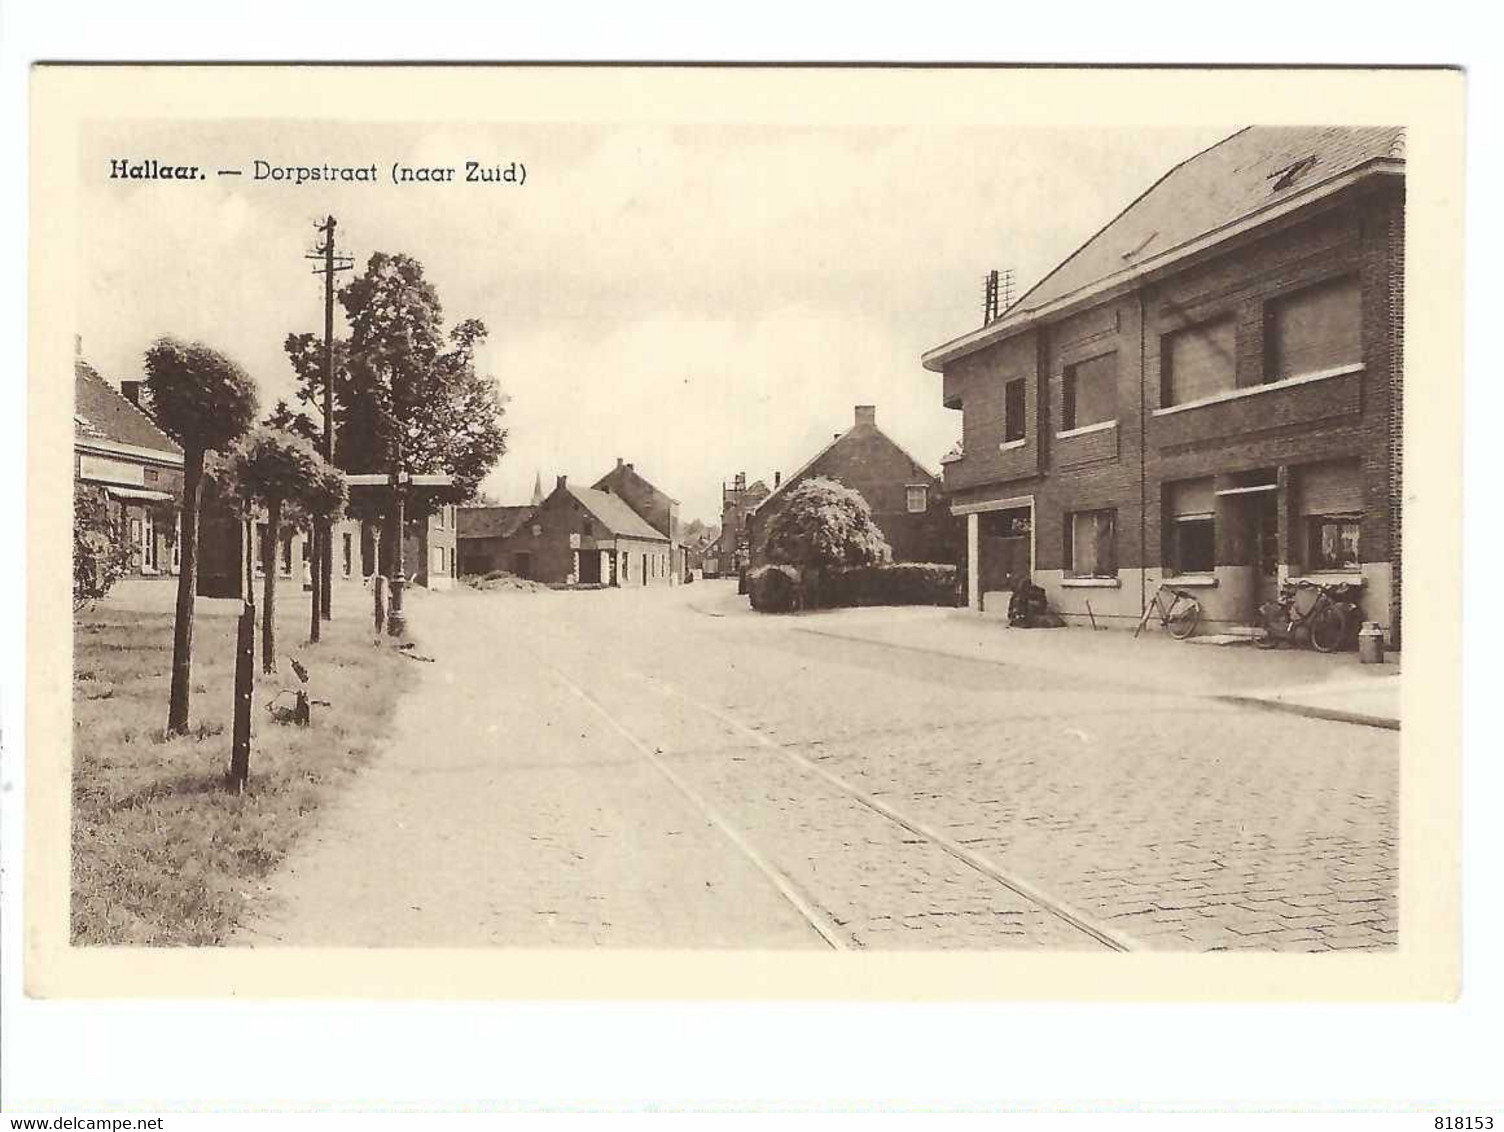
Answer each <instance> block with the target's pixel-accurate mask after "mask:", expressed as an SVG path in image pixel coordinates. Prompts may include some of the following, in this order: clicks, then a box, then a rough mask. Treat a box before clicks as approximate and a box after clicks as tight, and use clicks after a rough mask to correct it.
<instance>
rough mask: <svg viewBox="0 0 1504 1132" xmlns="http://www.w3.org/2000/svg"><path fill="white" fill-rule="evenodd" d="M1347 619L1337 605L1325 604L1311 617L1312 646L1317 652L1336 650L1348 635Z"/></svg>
mask: <svg viewBox="0 0 1504 1132" xmlns="http://www.w3.org/2000/svg"><path fill="white" fill-rule="evenodd" d="M1346 621H1347V619H1346V618H1345V617H1343V616H1342V610H1340V609H1338V608H1337V607H1336V606H1335V605H1327V606H1323V607H1322V608H1321V609H1318V610H1317V611H1316V615H1315V616H1314V617H1312V618H1311V647H1312V648H1314V649H1315V650H1316V651H1317V652H1336V651H1337V650H1338V649H1339V648H1341V647H1342V638H1343V636H1344V635H1346V631H1347V624H1346Z"/></svg>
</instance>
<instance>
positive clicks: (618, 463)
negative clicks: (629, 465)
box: [616, 456, 625, 472]
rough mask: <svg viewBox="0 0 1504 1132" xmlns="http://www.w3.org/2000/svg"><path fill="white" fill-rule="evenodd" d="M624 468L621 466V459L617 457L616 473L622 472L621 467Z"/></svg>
mask: <svg viewBox="0 0 1504 1132" xmlns="http://www.w3.org/2000/svg"><path fill="white" fill-rule="evenodd" d="M624 466H625V465H623V464H622V462H621V457H620V456H618V457H617V458H616V470H617V471H618V472H619V471H621V470H622V468H623V467H624Z"/></svg>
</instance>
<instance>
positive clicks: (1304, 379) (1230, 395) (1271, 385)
mask: <svg viewBox="0 0 1504 1132" xmlns="http://www.w3.org/2000/svg"><path fill="white" fill-rule="evenodd" d="M1362 372H1363V363H1362V362H1353V363H1352V364H1351V365H1345V366H1334V367H1332V368H1331V369H1321V370H1316V371H1315V372H1314V373H1300V374H1296V375H1295V376H1294V377H1287V378H1284V379H1283V380H1280V381H1270V382H1267V383H1266V384H1264V385H1250V386H1248V387H1247V388H1246V389H1230V390H1228V391H1227V392H1226V393H1214V394H1212V395H1211V396H1210V397H1201V398H1198V399H1197V400H1195V401H1186V402H1185V403H1184V404H1180V405H1170V406H1167V407H1166V408H1163V409H1155V410H1154V415H1155V416H1156V417H1167V416H1170V415H1171V414H1172V413H1183V412H1185V411H1186V410H1188V409H1199V408H1201V407H1203V406H1205V405H1220V404H1222V403H1223V402H1224V401H1241V400H1242V399H1243V398H1244V397H1256V396H1257V395H1258V394H1260V393H1272V392H1274V391H1275V390H1278V389H1290V388H1292V387H1293V386H1296V385H1309V384H1310V383H1311V382H1313V381H1325V380H1326V379H1327V378H1329V377H1345V376H1346V375H1347V374H1350V373H1362Z"/></svg>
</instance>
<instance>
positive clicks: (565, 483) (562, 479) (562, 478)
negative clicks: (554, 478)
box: [554, 476, 569, 491]
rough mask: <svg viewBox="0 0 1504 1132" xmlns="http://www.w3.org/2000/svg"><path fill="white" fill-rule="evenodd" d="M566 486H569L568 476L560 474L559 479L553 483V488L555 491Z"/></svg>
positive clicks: (561, 489)
mask: <svg viewBox="0 0 1504 1132" xmlns="http://www.w3.org/2000/svg"><path fill="white" fill-rule="evenodd" d="M568 486H569V477H568V476H560V477H559V479H558V482H557V483H555V484H554V490H555V491H563V490H564V489H565V488H566V487H568Z"/></svg>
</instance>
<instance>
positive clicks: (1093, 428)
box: [1055, 420, 1118, 440]
mask: <svg viewBox="0 0 1504 1132" xmlns="http://www.w3.org/2000/svg"><path fill="white" fill-rule="evenodd" d="M1117 427H1118V422H1117V421H1116V420H1111V421H1098V422H1097V423H1096V424H1089V425H1082V426H1081V427H1080V428H1068V429H1066V430H1065V431H1064V432H1057V433H1056V434H1055V439H1056V440H1069V439H1070V438H1071V437H1073V436H1085V435H1087V434H1088V433H1092V432H1106V431H1107V430H1108V429H1110V428H1117Z"/></svg>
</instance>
